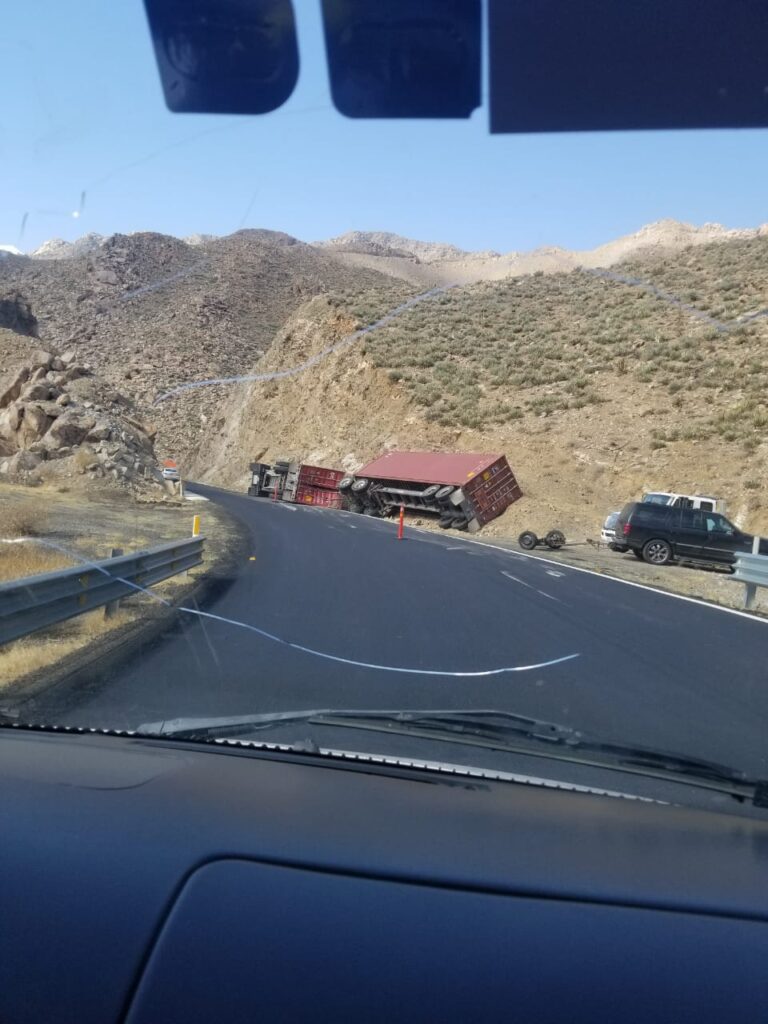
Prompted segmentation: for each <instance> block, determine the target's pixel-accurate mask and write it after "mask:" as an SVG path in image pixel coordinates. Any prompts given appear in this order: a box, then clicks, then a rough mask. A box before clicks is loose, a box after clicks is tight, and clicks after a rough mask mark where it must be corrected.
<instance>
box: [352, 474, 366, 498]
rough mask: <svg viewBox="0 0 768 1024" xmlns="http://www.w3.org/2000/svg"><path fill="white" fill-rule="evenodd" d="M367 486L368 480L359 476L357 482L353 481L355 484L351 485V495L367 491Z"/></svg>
mask: <svg viewBox="0 0 768 1024" xmlns="http://www.w3.org/2000/svg"><path fill="white" fill-rule="evenodd" d="M369 484H370V480H366V479H365V477H364V476H361V477H360V479H359V480H355V482H354V483H353V484H352V493H353V494H362V493H363V491H367V490H368V485H369Z"/></svg>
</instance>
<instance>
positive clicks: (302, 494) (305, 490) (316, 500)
mask: <svg viewBox="0 0 768 1024" xmlns="http://www.w3.org/2000/svg"><path fill="white" fill-rule="evenodd" d="M342 475H343V474H342ZM339 479H341V477H339ZM294 501H295V502H296V504H297V505H315V506H318V507H320V508H341V494H339V492H338V491H336V490H333V491H331V490H328V489H327V488H326V487H308V486H306V485H304V484H299V486H298V487H297V488H296V497H295V498H294Z"/></svg>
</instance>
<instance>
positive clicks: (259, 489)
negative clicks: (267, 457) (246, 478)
mask: <svg viewBox="0 0 768 1024" xmlns="http://www.w3.org/2000/svg"><path fill="white" fill-rule="evenodd" d="M343 477H344V471H343V470H341V469H326V468H325V467H324V466H308V465H306V464H305V463H299V462H289V461H288V460H287V459H282V460H278V461H276V462H275V463H266V462H252V463H251V483H250V486H249V488H248V493H249V494H250V495H251V497H253V498H273V499H274V500H275V501H290V502H294V503H295V504H298V505H316V506H320V507H323V508H341V507H342V505H343V497H342V494H341V492H340V491H339V483H340V482H341V480H342V479H343Z"/></svg>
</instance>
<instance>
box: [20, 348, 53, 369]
mask: <svg viewBox="0 0 768 1024" xmlns="http://www.w3.org/2000/svg"><path fill="white" fill-rule="evenodd" d="M53 358H54V356H53V352H47V351H46V350H45V349H44V348H36V349H33V351H32V352H30V353H29V354H28V355H26V356H25V357H24V362H25V363H26V364H27V366H30V367H32V369H33V370H36V369H37V368H38V367H39V366H44V367H45V370H46V373H47V372H48V370H50V368H51V363H52V362H53Z"/></svg>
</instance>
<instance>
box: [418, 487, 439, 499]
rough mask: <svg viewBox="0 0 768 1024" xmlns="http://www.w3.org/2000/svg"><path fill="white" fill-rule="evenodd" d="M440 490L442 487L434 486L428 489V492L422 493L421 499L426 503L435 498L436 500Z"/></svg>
mask: <svg viewBox="0 0 768 1024" xmlns="http://www.w3.org/2000/svg"><path fill="white" fill-rule="evenodd" d="M439 490H440V485H439V484H432V486H431V487H428V488H427V489H426V491H422V492H421V497H422V498H423V499H424V501H431V500H432V499H433V498H435V497H436V496H437V492H438V491H439Z"/></svg>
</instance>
